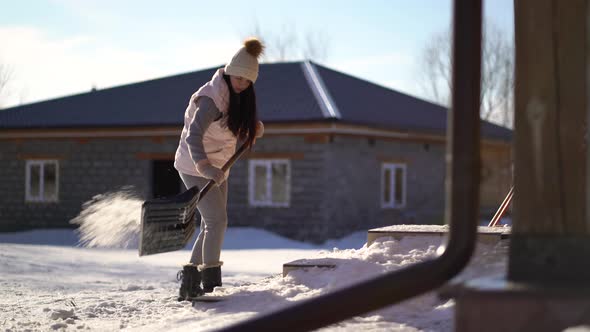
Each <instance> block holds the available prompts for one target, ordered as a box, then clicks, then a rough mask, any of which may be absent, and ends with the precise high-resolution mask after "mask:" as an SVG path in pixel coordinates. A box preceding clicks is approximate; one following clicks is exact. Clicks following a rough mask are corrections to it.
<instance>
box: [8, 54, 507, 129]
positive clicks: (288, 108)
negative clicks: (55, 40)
mask: <svg viewBox="0 0 590 332" xmlns="http://www.w3.org/2000/svg"><path fill="white" fill-rule="evenodd" d="M216 69H217V68H211V69H206V70H201V71H196V72H191V73H186V74H181V75H175V76H169V77H164V78H160V79H154V80H149V81H145V82H139V83H134V84H129V85H123V86H118V87H113V88H108V89H103V90H96V91H91V92H88V93H82V94H77V95H73V96H67V97H63V98H58V99H52V100H48V101H43V102H38V103H33V104H27V105H22V106H18V107H13V108H8V109H5V110H2V111H0V128H4V129H33V128H35V129H38V128H76V127H78V128H80V127H135V126H142V127H146V126H147V127H149V126H169V125H172V126H177V125H182V122H183V114H184V110H185V108H186V106H187V103H188V100H189V97H190V96H191V95H192V93H193V92H194V91H196V90H197V89H198V88H199V87H200V86H201V85H203V84H204V83H205V82H207V81H208V80H210V78H211V77H212V76H213V73H214V72H215V70H216ZM322 92H323V94H322ZM256 93H257V102H258V107H259V116H260V118H261V120H262V121H265V122H301V121H339V122H343V123H349V124H360V125H367V126H371V127H377V128H383V129H394V130H400V131H411V132H423V133H433V134H443V133H444V131H445V130H446V109H445V108H444V107H442V106H439V105H436V104H432V103H429V102H427V101H424V100H421V99H418V98H415V97H412V96H409V95H406V94H403V93H400V92H397V91H394V90H391V89H388V88H385V87H382V86H379V85H376V84H373V83H370V82H367V81H365V80H362V79H358V78H355V77H352V76H349V75H346V74H343V73H341V72H338V71H335V70H331V69H328V68H326V67H323V66H320V65H317V64H314V63H311V62H286V63H274V64H261V65H260V75H259V78H258V80H257V81H256ZM329 104H331V105H332V109H330V108H329V107H328V106H327V105H329ZM482 133H483V134H484V136H485V137H488V138H494V139H501V140H510V139H511V136H512V132H511V130H509V129H506V128H503V127H500V126H497V125H494V124H491V123H488V122H482Z"/></svg>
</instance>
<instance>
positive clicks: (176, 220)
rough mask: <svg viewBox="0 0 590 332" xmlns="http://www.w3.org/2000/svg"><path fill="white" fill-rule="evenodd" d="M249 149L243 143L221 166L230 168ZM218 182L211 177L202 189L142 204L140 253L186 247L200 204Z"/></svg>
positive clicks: (189, 190) (141, 254) (193, 228)
mask: <svg viewBox="0 0 590 332" xmlns="http://www.w3.org/2000/svg"><path fill="white" fill-rule="evenodd" d="M246 150H247V147H246V145H245V144H244V145H242V146H241V147H240V148H239V149H238V150H237V151H236V153H234V155H233V156H232V157H231V158H230V159H229V160H228V161H227V162H226V163H225V165H223V167H222V168H221V169H222V170H223V171H224V172H225V171H227V170H228V169H229V168H230V167H231V166H232V165H233V164H234V163H235V162H236V160H238V159H239V158H240V156H242V154H244V152H245V151H246ZM214 185H215V181H213V180H210V181H209V182H208V183H207V184H206V185H205V186H204V187H203V188H202V189H200V190H199V188H197V186H194V187H192V188H190V189H188V190H187V191H185V192H183V193H180V194H178V195H175V196H170V197H162V198H155V199H151V200H147V201H145V202H144V203H143V204H142V206H141V224H140V231H139V256H146V255H153V254H159V253H163V252H169V251H174V250H180V249H182V248H184V247H185V246H186V244H187V243H188V241H190V240H191V238H192V237H193V234H194V233H195V229H196V222H195V220H194V218H195V213H196V211H197V204H198V203H199V201H200V200H201V198H203V196H205V195H206V194H207V192H209V189H211V188H212V187H213V186H214Z"/></svg>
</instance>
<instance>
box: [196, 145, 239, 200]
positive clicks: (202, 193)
mask: <svg viewBox="0 0 590 332" xmlns="http://www.w3.org/2000/svg"><path fill="white" fill-rule="evenodd" d="M247 149H248V148H247V147H246V143H244V144H242V146H240V148H239V149H238V150H237V151H236V153H234V154H233V156H231V158H229V160H228V161H227V162H226V163H225V164H224V165H223V166H222V167H221V170H222V171H223V172H226V171H227V170H228V169H229V168H230V167H232V166H233V164H234V163H235V162H236V161H237V160H238V159H240V157H241V156H242V155H243V154H244V152H246V150H247ZM214 185H215V181H213V180H209V182H207V184H206V185H205V186H204V187H203V189H201V190H200V191H199V199H198V200H197V203H198V202H199V201H200V200H201V198H203V196H205V195H206V194H207V193H208V192H209V190H210V189H211V188H213V186H214Z"/></svg>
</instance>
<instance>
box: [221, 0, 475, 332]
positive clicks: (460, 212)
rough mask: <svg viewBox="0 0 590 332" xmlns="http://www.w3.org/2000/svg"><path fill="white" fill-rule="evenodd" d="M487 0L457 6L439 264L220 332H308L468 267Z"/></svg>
mask: <svg viewBox="0 0 590 332" xmlns="http://www.w3.org/2000/svg"><path fill="white" fill-rule="evenodd" d="M481 6H482V3H481V0H455V1H454V5H453V23H454V24H453V82H452V83H453V89H452V106H451V110H450V111H449V113H448V114H449V116H448V120H447V123H448V128H447V156H446V158H447V183H446V197H447V201H446V207H445V220H446V222H447V224H449V225H450V230H449V233H448V238H447V242H446V248H445V251H444V252H443V254H442V255H441V256H439V257H437V258H436V259H432V260H429V261H425V262H422V263H417V264H415V265H412V266H409V267H408V268H404V269H402V270H398V271H394V272H390V273H387V274H384V275H380V276H378V277H375V278H373V279H371V280H368V281H364V282H360V283H358V284H355V285H352V286H350V287H348V288H345V289H341V290H338V291H334V292H332V293H329V294H325V295H322V296H318V297H315V298H312V299H309V300H306V301H301V302H298V303H296V304H294V305H291V306H289V307H286V308H283V309H280V310H278V311H275V312H271V313H267V314H263V315H259V316H256V317H253V318H252V319H249V320H246V321H243V322H239V323H237V324H235V325H233V326H229V327H226V328H223V329H221V330H220V331H225V332H230V331H231V332H235V331H240V332H243V331H256V332H261V331H282V332H286V331H310V330H313V329H317V328H321V327H324V326H327V325H330V324H333V323H336V322H339V321H342V320H345V319H348V318H351V317H354V316H357V315H360V314H363V313H366V312H370V311H373V310H376V309H379V308H383V307H385V306H389V305H392V304H395V303H399V302H401V301H403V300H406V299H409V298H411V297H415V296H418V295H421V294H423V293H426V292H428V291H431V290H434V289H436V288H437V287H439V286H442V285H443V284H444V283H446V282H447V281H448V280H450V279H451V278H452V277H454V276H455V275H457V274H458V273H459V272H460V271H461V270H462V269H463V268H464V267H465V265H467V263H468V261H469V259H470V258H471V255H472V253H473V250H474V247H475V241H476V240H475V239H476V230H477V219H478V210H479V170H480V169H479V167H480V135H479V131H480V118H479V97H480V78H481V77H480V75H481V73H480V70H481V69H480V65H481V30H482V23H481V22H482V7H481Z"/></svg>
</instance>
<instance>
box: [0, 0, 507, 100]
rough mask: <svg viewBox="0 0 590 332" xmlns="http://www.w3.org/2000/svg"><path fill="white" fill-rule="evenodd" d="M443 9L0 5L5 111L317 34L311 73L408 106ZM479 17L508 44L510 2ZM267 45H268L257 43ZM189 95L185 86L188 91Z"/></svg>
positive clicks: (171, 0)
mask: <svg viewBox="0 0 590 332" xmlns="http://www.w3.org/2000/svg"><path fill="white" fill-rule="evenodd" d="M451 6H452V2H451V1H450V0H414V1H408V0H389V1H386V0H364V1H358V0H356V1H353V0H338V1H332V0H324V1H321V0H315V1H308V0H298V1H277V0H272V1H271V0H265V1H256V0H249V1H232V0H224V1H210V0H209V1H198V0H193V1H188V0H183V1H177V0H168V1H152V0H143V1H136V0H124V1H123V0H19V1H14V0H0V8H2V11H0V45H1V46H0V63H3V64H6V65H8V66H9V67H10V68H11V70H12V79H11V81H10V82H9V87H8V90H7V91H5V93H3V95H2V96H0V97H2V101H1V105H2V106H12V105H16V104H19V103H28V102H34V101H38V100H45V99H49V98H55V97H59V96H64V95H69V94H74V93H79V92H85V91H89V90H90V89H91V88H92V87H93V86H95V87H97V88H99V89H100V88H106V87H111V86H117V85H121V84H126V83H132V82H137V81H142V80H146V79H152V78H157V77H163V76H168V75H173V74H178V73H184V72H189V71H194V70H199V69H204V68H209V67H213V66H217V65H221V64H224V63H225V62H226V61H227V60H228V59H229V58H230V57H231V55H232V54H233V53H234V52H235V51H236V50H237V48H238V47H240V45H241V40H242V39H243V37H245V36H246V35H248V34H249V33H251V32H252V31H253V27H254V26H255V25H256V24H258V26H259V27H260V29H261V31H262V33H263V34H266V35H268V36H274V35H277V34H280V33H281V31H289V30H290V31H293V32H294V33H296V34H298V35H299V36H303V35H305V34H306V33H312V32H314V31H321V34H322V36H324V37H325V38H326V40H327V41H328V43H327V47H326V50H327V52H328V55H327V57H326V58H325V60H323V61H320V63H321V64H323V65H325V66H328V67H330V68H333V69H336V70H340V71H343V72H346V73H348V74H351V75H354V76H357V77H361V78H363V79H367V80H370V81H373V82H375V83H378V84H382V85H385V86H388V87H391V88H393V89H396V90H399V91H402V92H406V93H409V94H412V95H416V96H422V95H424V91H422V90H421V88H420V84H419V80H420V74H421V71H420V65H419V61H418V59H419V57H420V52H421V50H422V49H423V47H424V46H425V44H426V42H427V41H428V39H429V38H430V37H431V36H432V35H433V34H435V33H437V32H440V31H443V30H445V29H447V27H448V26H449V24H450V20H451ZM485 15H486V17H488V18H489V19H491V20H492V21H493V22H495V23H496V25H498V26H499V27H500V28H501V29H503V30H505V31H506V32H507V33H508V34H510V35H512V34H513V31H512V29H513V27H512V25H513V1H512V0H488V1H486V2H485ZM267 43H268V41H267ZM196 88H198V86H197V85H196V86H195V89H196Z"/></svg>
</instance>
